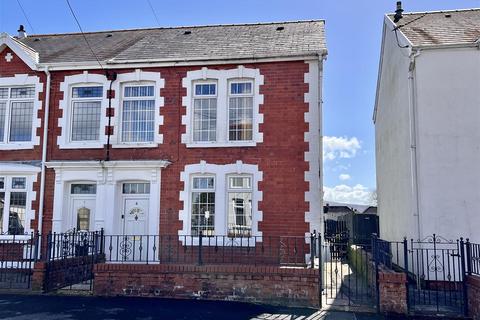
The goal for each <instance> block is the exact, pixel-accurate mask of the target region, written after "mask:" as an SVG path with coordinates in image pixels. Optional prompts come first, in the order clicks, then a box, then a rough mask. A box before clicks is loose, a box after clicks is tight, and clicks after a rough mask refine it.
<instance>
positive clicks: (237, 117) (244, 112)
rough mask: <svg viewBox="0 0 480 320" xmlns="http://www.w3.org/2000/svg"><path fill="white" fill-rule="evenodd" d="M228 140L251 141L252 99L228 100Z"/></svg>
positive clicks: (236, 98) (238, 98) (237, 98)
mask: <svg viewBox="0 0 480 320" xmlns="http://www.w3.org/2000/svg"><path fill="white" fill-rule="evenodd" d="M228 118H229V120H228V122H229V140H230V141H245V140H252V133H253V125H252V124H253V98H252V97H235V98H230V100H229V106H228Z"/></svg>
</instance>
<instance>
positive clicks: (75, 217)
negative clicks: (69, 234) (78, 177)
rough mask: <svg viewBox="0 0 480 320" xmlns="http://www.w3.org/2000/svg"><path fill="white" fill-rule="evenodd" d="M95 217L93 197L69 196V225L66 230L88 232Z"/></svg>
mask: <svg viewBox="0 0 480 320" xmlns="http://www.w3.org/2000/svg"><path fill="white" fill-rule="evenodd" d="M94 217H95V197H88V196H73V195H72V196H71V211H70V223H69V226H68V228H67V229H69V230H71V229H74V228H75V229H76V230H78V231H80V230H81V231H90V230H91V225H92V219H93V218H94Z"/></svg>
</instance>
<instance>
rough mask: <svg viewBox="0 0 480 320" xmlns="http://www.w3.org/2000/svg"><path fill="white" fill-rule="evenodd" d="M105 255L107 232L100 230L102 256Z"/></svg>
mask: <svg viewBox="0 0 480 320" xmlns="http://www.w3.org/2000/svg"><path fill="white" fill-rule="evenodd" d="M104 253H105V230H103V228H101V229H100V254H104Z"/></svg>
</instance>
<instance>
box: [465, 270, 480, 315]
mask: <svg viewBox="0 0 480 320" xmlns="http://www.w3.org/2000/svg"><path fill="white" fill-rule="evenodd" d="M467 297H468V315H469V316H470V317H471V318H472V319H474V320H480V276H473V275H472V276H467Z"/></svg>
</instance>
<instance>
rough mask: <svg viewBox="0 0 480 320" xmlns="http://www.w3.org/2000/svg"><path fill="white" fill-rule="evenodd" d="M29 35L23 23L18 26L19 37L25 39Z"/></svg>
mask: <svg viewBox="0 0 480 320" xmlns="http://www.w3.org/2000/svg"><path fill="white" fill-rule="evenodd" d="M26 37H27V32H26V31H25V27H24V26H23V24H21V25H20V27H19V28H18V39H23V38H26Z"/></svg>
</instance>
